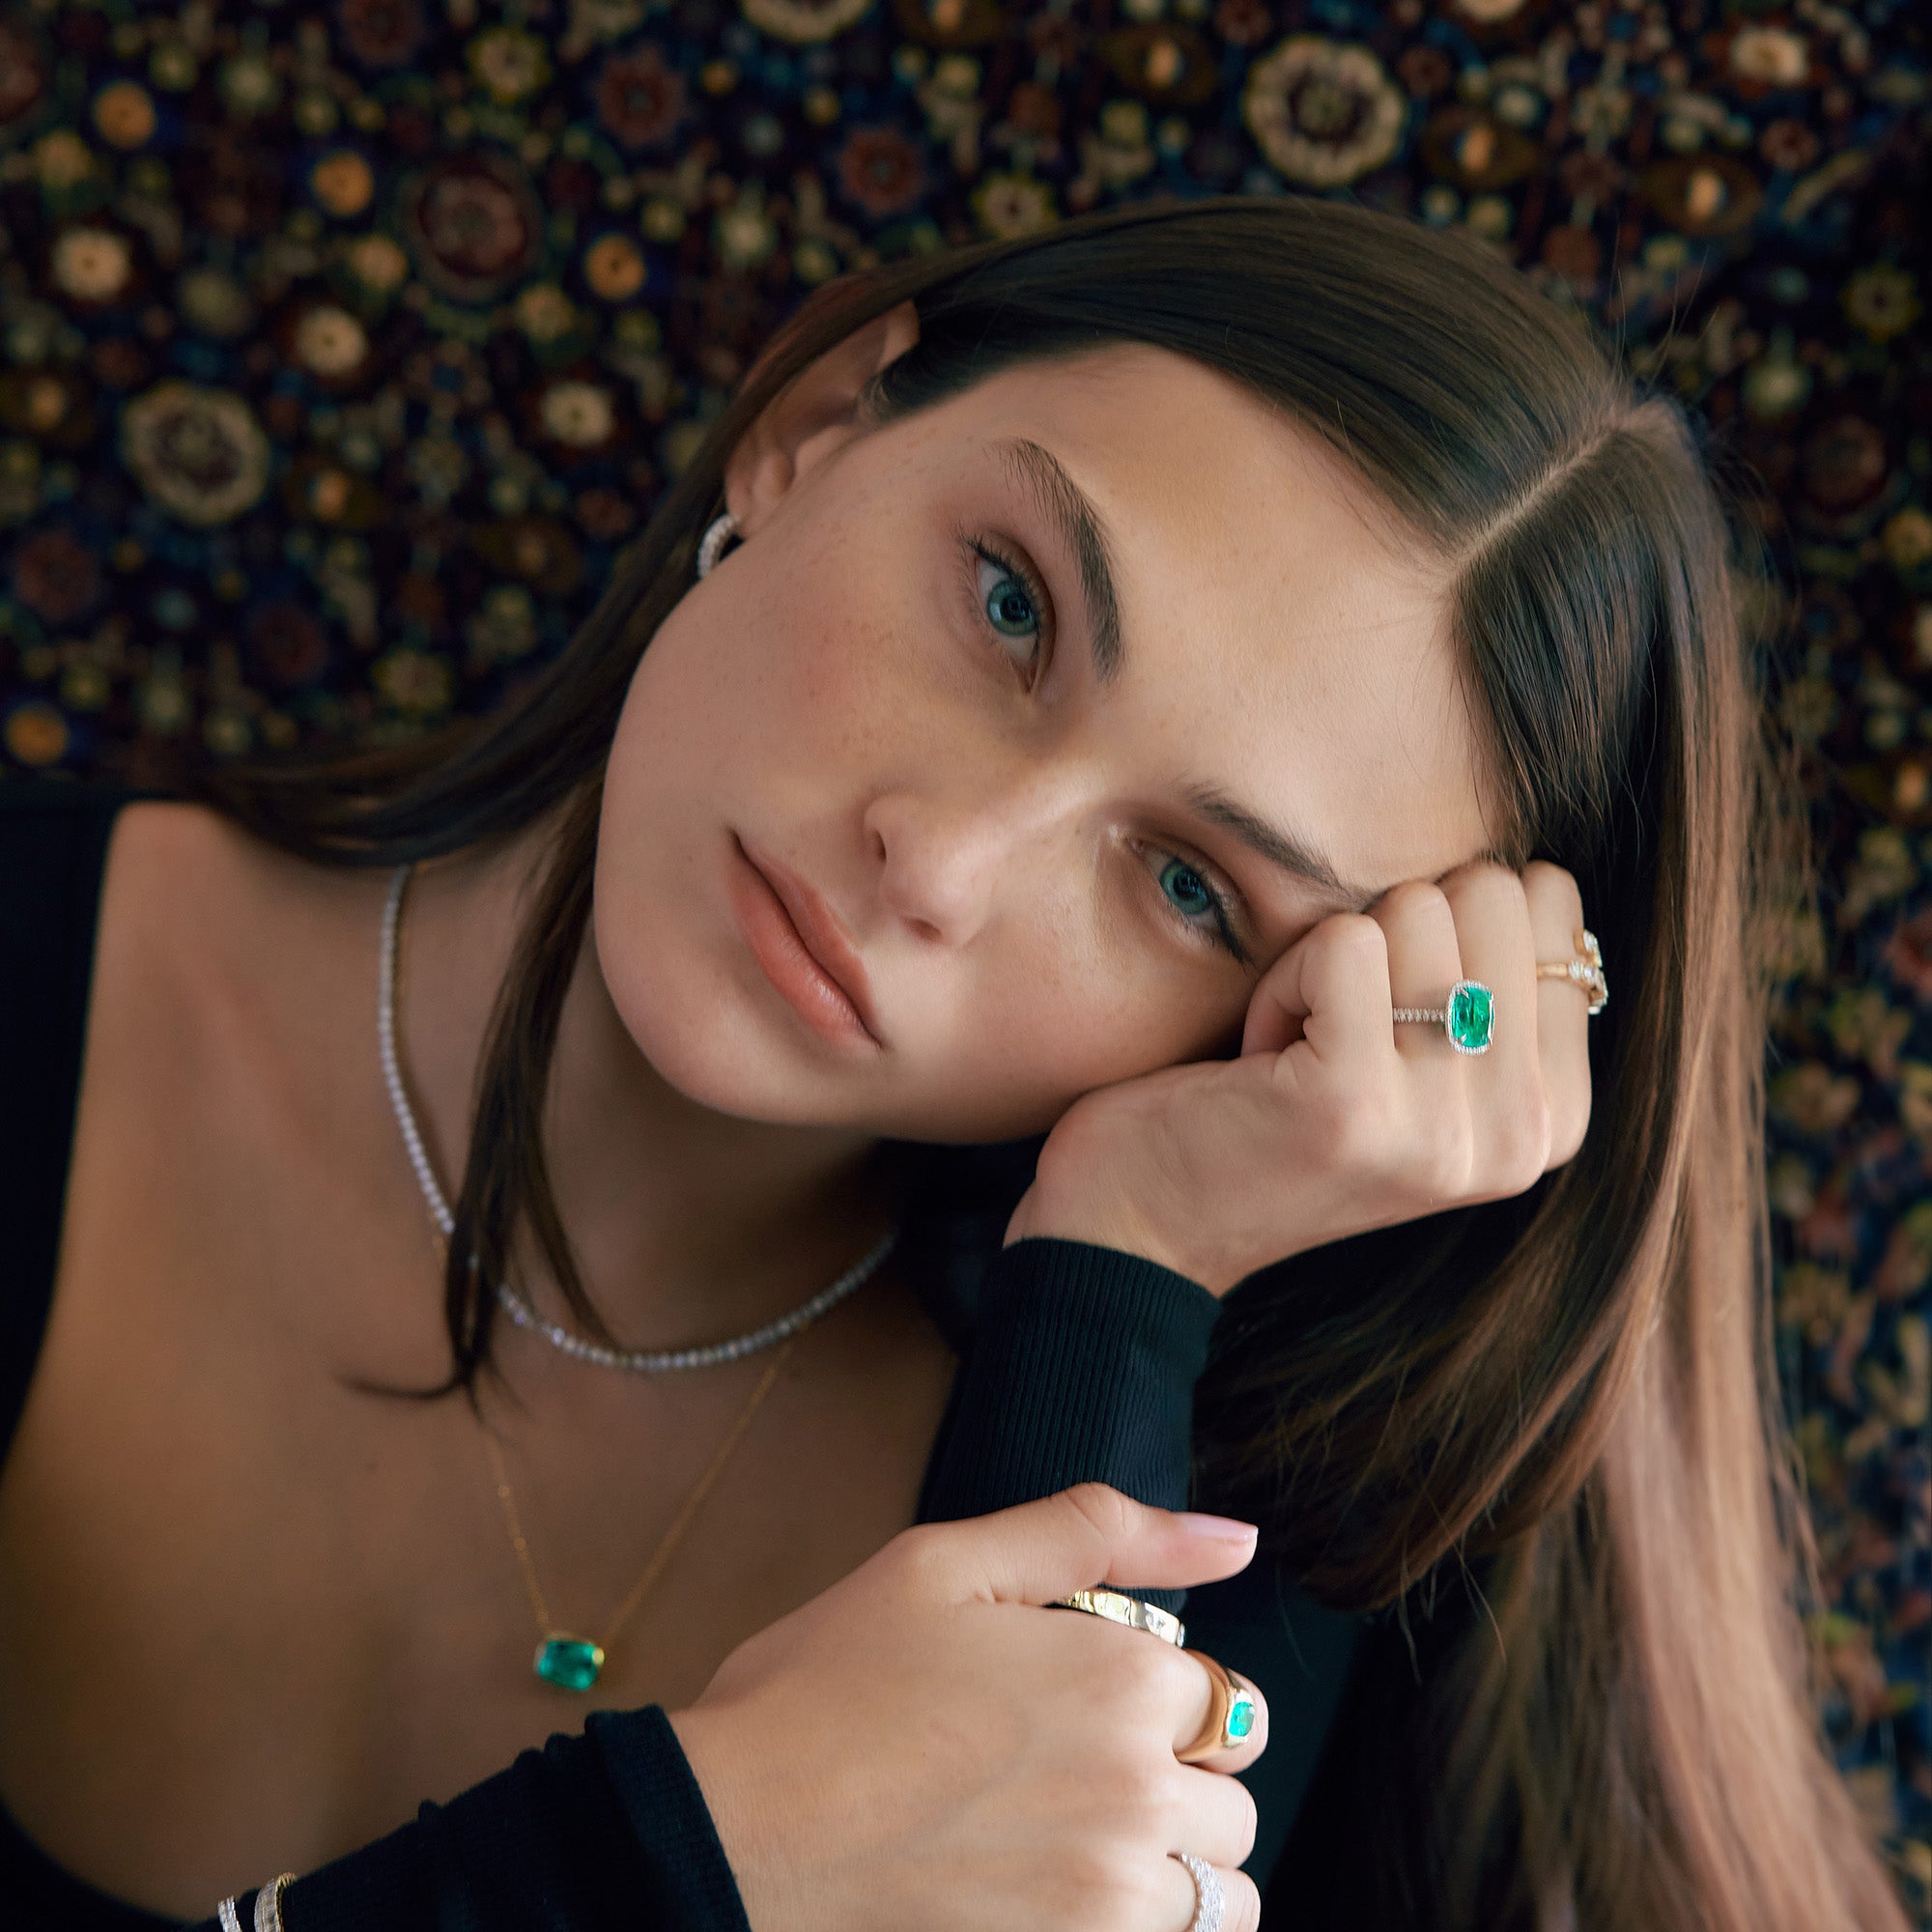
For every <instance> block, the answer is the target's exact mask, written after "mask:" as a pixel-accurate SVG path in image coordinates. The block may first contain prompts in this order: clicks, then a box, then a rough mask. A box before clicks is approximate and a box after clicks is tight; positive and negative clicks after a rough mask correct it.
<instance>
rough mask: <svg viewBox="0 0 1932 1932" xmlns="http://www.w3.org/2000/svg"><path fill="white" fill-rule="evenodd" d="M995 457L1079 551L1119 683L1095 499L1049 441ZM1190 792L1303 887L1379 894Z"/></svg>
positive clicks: (1005, 442) (1120, 657)
mask: <svg viewBox="0 0 1932 1932" xmlns="http://www.w3.org/2000/svg"><path fill="white" fill-rule="evenodd" d="M993 454H994V455H995V456H996V457H998V458H999V460H1000V462H1001V463H1002V465H1003V466H1004V467H1005V469H1007V471H1008V473H1009V475H1010V476H1011V477H1012V479H1013V480H1014V481H1015V482H1016V483H1018V484H1019V486H1020V487H1021V488H1022V489H1023V490H1025V491H1026V493H1027V494H1028V495H1029V496H1030V497H1032V498H1033V500H1034V503H1035V506H1036V507H1037V509H1038V511H1039V513H1040V515H1041V516H1042V517H1043V518H1044V519H1045V520H1046V521H1047V522H1048V523H1049V524H1051V525H1052V526H1054V527H1055V528H1056V529H1057V530H1058V531H1059V532H1060V535H1061V538H1062V540H1063V541H1064V542H1065V545H1066V547H1067V549H1068V550H1070V551H1071V552H1072V553H1073V556H1074V559H1075V561H1076V562H1077V563H1078V565H1079V568H1080V588H1081V594H1082V595H1083V597H1084V598H1085V599H1086V604H1087V613H1088V626H1087V637H1088V644H1089V648H1090V649H1091V651H1092V654H1093V659H1094V680H1095V682H1096V683H1098V684H1100V685H1102V686H1106V685H1110V684H1113V683H1115V682H1116V681H1117V680H1118V679H1119V677H1120V674H1121V672H1122V669H1123V668H1125V666H1126V645H1125V642H1124V641H1123V640H1122V636H1121V599H1120V592H1119V590H1118V589H1117V587H1116V585H1115V582H1114V570H1113V561H1112V548H1113V547H1112V542H1111V540H1110V538H1109V535H1108V531H1107V526H1106V524H1105V523H1104V521H1103V520H1102V519H1101V516H1100V513H1099V511H1098V510H1096V509H1095V508H1094V500H1093V498H1092V497H1089V496H1088V495H1087V493H1086V491H1084V490H1083V489H1081V487H1080V486H1079V484H1077V483H1076V482H1075V481H1074V480H1073V478H1072V477H1071V476H1069V475H1068V474H1067V473H1066V470H1065V467H1064V466H1063V465H1062V463H1061V461H1060V459H1059V458H1058V457H1057V456H1055V455H1054V453H1053V452H1052V450H1050V449H1048V448H1047V447H1046V446H1045V445H1044V444H1043V443H1038V442H1035V441H1034V440H1032V439H1031V438H1028V437H1009V438H1004V439H1002V440H999V441H997V442H995V443H994V444H993ZM1185 796H1186V800H1187V803H1188V805H1189V806H1190V807H1191V808H1192V809H1193V810H1194V811H1195V813H1196V814H1197V815H1198V816H1200V817H1202V818H1205V819H1207V820H1208V822H1209V823H1211V824H1214V825H1218V826H1220V827H1221V828H1222V829H1223V830H1224V831H1227V832H1231V833H1233V834H1234V836H1235V837H1236V838H1238V839H1239V840H1240V841H1241V843H1242V844H1243V845H1245V846H1247V847H1248V849H1249V850H1250V851H1252V852H1254V853H1256V854H1257V855H1258V856H1260V857H1261V858H1263V859H1264V860H1266V861H1267V862H1268V864H1269V865H1271V866H1274V867H1277V868H1278V869H1280V870H1281V871H1284V872H1287V873H1288V874H1290V875H1291V876H1292V877H1293V878H1295V879H1298V880H1300V881H1301V882H1302V883H1303V884H1304V885H1310V886H1314V887H1316V888H1317V889H1318V890H1320V891H1321V892H1323V893H1326V894H1328V895H1330V896H1331V897H1334V898H1336V899H1338V900H1341V901H1343V902H1345V903H1346V904H1348V905H1349V906H1350V907H1351V908H1353V909H1354V910H1357V911H1359V910H1360V909H1361V908H1362V907H1364V906H1366V905H1369V904H1371V903H1373V902H1374V900H1376V899H1377V898H1378V897H1379V896H1380V895H1379V893H1376V892H1371V891H1369V890H1367V889H1366V888H1363V887H1358V886H1350V885H1345V884H1344V883H1343V882H1342V879H1341V877H1340V876H1339V875H1338V873H1337V872H1336V870H1335V867H1333V866H1332V865H1331V864H1330V863H1329V861H1328V860H1327V859H1326V858H1325V857H1323V855H1322V854H1321V851H1320V850H1319V849H1318V848H1317V847H1316V846H1314V845H1312V844H1310V843H1309V841H1308V840H1307V839H1305V838H1299V837H1297V836H1296V835H1295V834H1294V833H1293V832H1290V831H1288V830H1286V829H1285V828H1283V827H1281V826H1278V825H1271V824H1269V822H1268V821H1267V820H1266V819H1264V818H1263V817H1262V816H1261V814H1260V813H1259V812H1256V811H1252V810H1249V809H1248V808H1247V807H1246V806H1244V805H1242V804H1240V803H1239V802H1238V801H1237V800H1235V799H1232V798H1230V797H1228V795H1227V794H1226V793H1225V792H1223V791H1221V790H1220V789H1219V788H1218V787H1217V786H1214V785H1195V786H1192V787H1190V788H1189V789H1188V791H1187V793H1186V794H1185Z"/></svg>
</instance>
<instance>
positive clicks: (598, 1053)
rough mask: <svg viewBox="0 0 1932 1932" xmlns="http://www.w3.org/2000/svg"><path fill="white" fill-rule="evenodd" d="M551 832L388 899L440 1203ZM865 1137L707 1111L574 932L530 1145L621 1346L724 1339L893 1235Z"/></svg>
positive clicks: (552, 1293)
mask: <svg viewBox="0 0 1932 1932" xmlns="http://www.w3.org/2000/svg"><path fill="white" fill-rule="evenodd" d="M552 823H553V821H550V820H546V821H544V822H543V823H541V824H540V825H539V826H537V827H534V828H531V830H530V831H529V832H527V833H525V834H523V835H520V836H519V837H518V838H517V839H516V840H514V841H512V842H511V843H509V844H507V845H505V846H503V847H500V848H498V849H497V851H495V852H492V853H489V854H484V855H476V854H471V853H458V854H454V855H452V856H451V857H450V858H448V859H444V860H440V861H437V862H436V863H434V864H432V865H428V866H424V867H419V868H418V869H417V871H416V872H415V873H414V874H413V875H412V879H411V882H410V888H409V893H408V895H407V897H406V899H405V901H404V908H403V920H402V933H401V944H400V947H399V960H400V965H401V972H400V976H399V981H398V988H399V990H398V1000H397V1033H396V1038H397V1051H398V1053H399V1055H400V1057H401V1060H402V1063H403V1066H404V1069H405V1073H406V1077H407V1080H408V1085H409V1089H410V1093H411V1095H412V1104H413V1105H414V1107H415V1110H416V1115H417V1121H418V1124H419V1125H420V1127H421V1128H422V1132H423V1139H424V1144H425V1146H426V1147H427V1149H428V1151H429V1156H430V1161H431V1164H432V1166H433V1167H434V1169H435V1171H436V1175H437V1179H438V1180H439V1181H440V1184H441V1186H442V1189H443V1192H444V1194H445V1195H446V1196H448V1197H449V1198H450V1199H451V1201H452V1202H453V1201H454V1199H455V1196H456V1194H457V1192H458V1189H459V1187H460V1185H461V1180H462V1173H463V1165H464V1162H465V1160H466V1158H467V1155H468V1151H469V1111H470V1104H471V1095H472V1094H473V1091H474V1081H475V1077H476V1074H477V1071H478V1069H479V1065H480V1060H481V1054H482V1049H483V1043H484V1034H485V1031H486V1029H487V1026H488V1024H489V1017H490V1011H491V1008H492V1006H493V1004H494V1002H495V999H496V996H497V988H498V986H499V984H500V983H501V980H502V978H503V975H504V973H505V972H506V971H507V969H508V965H509V961H510V957H511V954H512V952H513V950H514V948H515V944H516V939H517V935H518V933H519V931H520V930H521V928H522V924H523V922H524V919H525V918H526V916H527V914H528V911H529V908H530V906H531V904H532V901H533V898H534V895H535V891H536V888H537V884H538V880H539V877H540V873H541V867H542V864H543V862H544V858H545V854H546V851H547V841H548V835H549V833H550V830H551V827H552ZM430 988H434V997H431V996H430V994H429V993H428V991H427V990H426V989H430ZM877 1147H878V1140H877V1137H876V1136H872V1135H867V1134H861V1133H855V1132H852V1131H849V1130H835V1129H829V1128H815V1127H798V1126H791V1125H774V1124H770V1123H767V1122H758V1121H746V1120H741V1119H738V1118H736V1117H735V1116H731V1115H726V1114H721V1113H718V1112H716V1111H714V1110H712V1109H710V1108H707V1107H704V1106H700V1105H698V1104H697V1103H696V1102H695V1101H693V1100H691V1099H690V1098H689V1097H688V1096H686V1095H685V1094H681V1093H679V1092H678V1091H677V1090H676V1089H674V1088H673V1087H671V1086H670V1085H668V1083H667V1082H666V1081H665V1080H664V1079H662V1078H661V1077H660V1076H659V1075H658V1073H657V1072H656V1070H655V1068H653V1067H652V1066H651V1065H650V1063H649V1062H648V1061H646V1060H645V1058H644V1057H643V1055H642V1054H641V1053H639V1050H638V1047H637V1044H636V1042H635V1041H634V1040H633V1039H632V1037H631V1036H630V1034H629V1032H628V1031H627V1030H626V1029H625V1027H624V1025H623V1022H622V1020H621V1019H620V1017H619V1016H618V1013H617V1011H616V1009H615V1007H614V1006H613V1005H612V1003H611V996H610V993H609V990H608V989H607V987H606V986H605V983H604V979H603V975H602V972H601V971H600V969H599V967H598V963H597V952H596V948H595V946H594V945H593V944H592V943H591V940H590V934H589V932H588V930H587V929H586V931H585V934H584V937H583V943H582V946H581V947H580V949H579V952H578V957H577V962H576V967H575V970H574V972H573V974H572V978H571V981H570V986H569V990H568V992H567V993H566V994H565V997H564V1003H563V1009H562V1013H561V1015H560V1019H559V1025H558V1031H557V1040H556V1049H555V1054H554V1059H553V1062H552V1065H551V1071H550V1081H549V1086H548V1089H547V1092H546V1096H545V1107H544V1151H545V1155H546V1159H547V1162H548V1166H549V1170H550V1177H551V1185H552V1188H553V1191H554V1197H555V1201H556V1208H557V1213H558V1216H559V1218H560V1219H561V1221H562V1224H563V1227H564V1230H565V1232H566V1233H567V1234H568V1236H569V1237H570V1242H571V1247H572V1250H573V1252H574V1255H575V1257H576V1260H577V1264H578V1268H579V1272H580V1274H581V1275H582V1280H583V1284H584V1287H585V1288H586V1289H587V1290H588V1292H589V1294H590V1298H591V1301H592V1303H593V1304H594V1305H595V1307H596V1308H597V1310H598V1312H599V1313H600V1314H601V1315H602V1316H603V1318H604V1321H605V1322H606V1324H607V1325H608V1326H609V1328H610V1329H611V1332H612V1333H613V1334H614V1335H615V1336H616V1337H617V1339H618V1340H619V1341H620V1342H621V1343H623V1344H625V1345H626V1346H629V1347H637V1348H649V1349H658V1348H683V1347H689V1346H692V1345H694V1344H699V1343H704V1342H711V1341H717V1340H722V1339H724V1338H725V1337H728V1336H732V1335H737V1334H742V1333H745V1332H747V1331H748V1330H750V1329H753V1328H756V1327H758V1326H761V1325H762V1324H763V1323H764V1322H766V1321H770V1320H772V1319H773V1318H774V1317H775V1316H778V1315H781V1314H783V1313H785V1312H786V1311H787V1310H789V1309H791V1308H793V1307H795V1306H797V1305H798V1304H799V1303H800V1302H802V1301H804V1300H805V1299H806V1298H807V1297H808V1296H809V1295H810V1294H812V1293H816V1292H817V1291H818V1290H819V1289H820V1288H823V1287H825V1286H826V1285H827V1284H829V1283H830V1282H831V1281H833V1280H834V1279H836V1278H837V1277H838V1275H840V1274H842V1273H843V1272H844V1271H845V1270H846V1269H847V1268H848V1267H850V1266H851V1265H852V1264H854V1263H855V1262H857V1261H858V1260H859V1259H860V1258H861V1256H863V1255H864V1254H865V1253H866V1252H867V1250H868V1249H869V1248H870V1247H871V1246H872V1245H873V1244H874V1243H875V1242H876V1241H877V1240H878V1239H879V1237H880V1236H882V1235H883V1234H884V1233H885V1232H886V1230H887V1229H888V1228H889V1227H890V1226H891V1220H892V1217H891V1215H890V1212H889V1211H888V1206H887V1203H886V1201H885V1198H884V1195H883V1192H882V1190H881V1188H880V1186H879V1183H878V1180H877V1177H876V1173H875V1168H874V1163H873V1158H872V1157H873V1154H874V1152H875V1151H876V1149H877ZM398 1157H399V1158H400V1157H401V1156H400V1154H399V1156H398ZM513 1252H514V1255H515V1274H516V1279H517V1281H518V1284H519V1286H520V1287H521V1288H522V1289H523V1290H524V1293H525V1294H526V1298H527V1299H529V1300H530V1301H532V1302H533V1303H534V1304H535V1305H536V1306H537V1307H538V1309H539V1310H540V1311H542V1312H543V1313H544V1314H545V1315H547V1316H548V1317H550V1318H551V1319H553V1320H567V1316H566V1314H565V1310H564V1303H563V1299H562V1295H561V1293H560V1291H559V1290H558V1289H557V1286H556V1281H555V1276H554V1271H553V1270H552V1269H551V1268H550V1267H549V1266H548V1265H547V1264H545V1262H544V1260H543V1258H542V1254H541V1250H540V1249H539V1247H538V1245H537V1243H536V1241H535V1240H534V1238H533V1237H532V1236H530V1234H529V1232H528V1228H527V1225H524V1226H520V1228H519V1229H518V1231H517V1235H516V1239H515V1245H514V1250H513ZM862 1293H863V1291H862Z"/></svg>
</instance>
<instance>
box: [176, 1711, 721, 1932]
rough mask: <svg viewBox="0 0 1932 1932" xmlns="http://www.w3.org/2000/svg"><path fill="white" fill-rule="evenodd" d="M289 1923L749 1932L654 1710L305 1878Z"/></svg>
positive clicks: (291, 1898) (303, 1926)
mask: <svg viewBox="0 0 1932 1932" xmlns="http://www.w3.org/2000/svg"><path fill="white" fill-rule="evenodd" d="M248 1903H249V1902H248V1900H247V1899H245V1898H244V1899H243V1900H242V1901H241V1904H242V1907H243V1910H242V1915H241V1918H242V1922H243V1923H244V1924H247V1923H249V1922H250V1919H249V1916H248V1910H247V1908H248ZM282 1907H283V1916H284V1919H285V1922H286V1923H287V1925H288V1926H289V1928H290V1932H421V1928H424V1927H437V1928H444V1929H445V1932H456V1928H461V1932H750V1927H749V1925H748V1923H747V1921H746V1918H745V1911H744V1907H743V1905H742V1904H741V1903H740V1902H739V1898H738V1887H737V1883H736V1881H735V1880H734V1879H733V1878H732V1876H731V1867H730V1865H729V1864H728V1863H727V1862H726V1861H725V1850H724V1847H723V1846H722V1845H721V1844H720V1843H719V1842H718V1833H717V1832H716V1830H715V1829H714V1828H713V1826H712V1823H711V1814H710V1812H709V1811H708V1810H706V1808H705V1804H704V1799H703V1796H702V1794H701V1793H700V1792H699V1791H698V1788H697V1780H696V1778H695V1777H693V1776H692V1775H691V1767H690V1765H689V1763H688V1762H687V1761H686V1759H685V1755H684V1752H683V1750H682V1749H681V1748H680V1747H679V1745H678V1742H677V1735H676V1733H675V1732H674V1731H673V1730H672V1729H671V1727H670V1720H669V1719H668V1718H667V1717H666V1715H665V1713H664V1711H663V1710H662V1708H661V1707H659V1706H658V1705H656V1704H652V1705H648V1706H647V1707H646V1708H645V1709H643V1710H641V1711H631V1712H624V1713H622V1714H612V1713H601V1712H600V1713H598V1714H597V1715H595V1716H593V1717H592V1718H591V1719H589V1721H588V1722H587V1723H586V1724H585V1726H584V1729H583V1732H582V1735H581V1736H577V1737H562V1736H559V1737H554V1738H552V1739H551V1741H550V1742H549V1744H547V1745H546V1746H545V1747H543V1749H541V1750H527V1751H525V1752H524V1753H523V1754H522V1755H521V1756H519V1757H518V1759H517V1760H516V1762H515V1763H514V1764H512V1765H511V1766H510V1768H509V1769H508V1770H507V1771H501V1772H498V1773H497V1776H495V1777H491V1778H486V1779H485V1780H484V1781H483V1782H482V1783H481V1784H476V1785H472V1786H471V1787H470V1788H469V1790H468V1791H466V1792H464V1793H463V1794H462V1796H461V1797H459V1798H455V1799H452V1800H451V1801H450V1803H449V1804H425V1805H424V1806H423V1807H422V1809H421V1811H420V1812H418V1813H417V1816H416V1819H415V1822H414V1823H413V1824H411V1825H406V1826H404V1827H403V1828H402V1830H401V1831H398V1832H392V1833H390V1834H389V1835H388V1836H387V1837H386V1838H381V1839H379V1840H378V1841H377V1842H376V1843H375V1844H373V1845H365V1846H364V1847H363V1848H362V1849H361V1850H360V1851H356V1852H352V1853H350V1854H349V1856H348V1857H346V1858H340V1859H337V1860H336V1861H334V1862H333V1863H332V1864H327V1865H324V1866H323V1867H322V1868H321V1870H319V1871H315V1872H311V1873H310V1874H309V1875H308V1876H306V1877H304V1878H298V1880H297V1881H296V1883H295V1884H294V1885H292V1886H290V1888H289V1889H288V1890H287V1891H286V1892H284V1893H283V1895H282ZM197 1932H217V1922H216V1920H215V1919H214V1918H207V1919H204V1920H203V1921H202V1925H201V1926H200V1927H199V1928H197Z"/></svg>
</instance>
